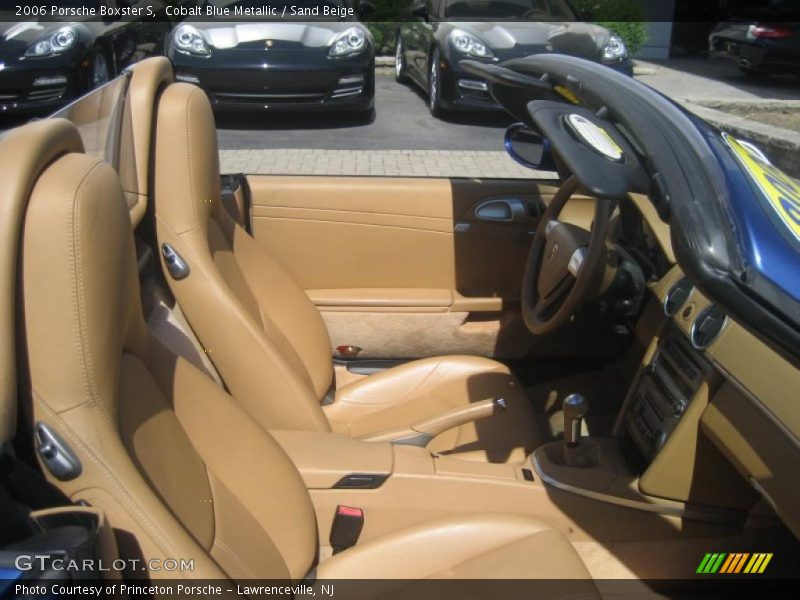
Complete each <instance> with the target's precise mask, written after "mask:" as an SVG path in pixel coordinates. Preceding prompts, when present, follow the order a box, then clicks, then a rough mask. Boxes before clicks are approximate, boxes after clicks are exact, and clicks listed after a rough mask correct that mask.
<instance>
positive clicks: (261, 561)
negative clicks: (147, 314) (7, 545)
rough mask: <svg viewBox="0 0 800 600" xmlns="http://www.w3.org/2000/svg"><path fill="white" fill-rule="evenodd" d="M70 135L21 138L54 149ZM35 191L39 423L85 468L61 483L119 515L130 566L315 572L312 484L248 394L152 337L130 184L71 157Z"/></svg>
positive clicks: (26, 323) (23, 257)
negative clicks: (256, 413) (224, 386)
mask: <svg viewBox="0 0 800 600" xmlns="http://www.w3.org/2000/svg"><path fill="white" fill-rule="evenodd" d="M63 127H65V125H64V124H63V123H47V124H46V125H44V126H42V125H39V124H38V123H37V124H35V126H33V128H30V127H24V128H22V129H20V130H19V131H18V132H16V133H15V135H16V137H20V138H24V137H26V136H28V137H30V136H36V135H40V136H43V138H45V141H46V139H47V138H52V137H53V136H55V135H57V134H58V133H59V132H58V130H59V128H63ZM9 141H13V140H0V153H2V151H3V150H4V149H8V147H7V146H6V144H7V143H8V142H9ZM43 143H44V142H43ZM30 189H32V191H31V192H30V196H29V199H28V203H27V209H26V214H25V220H24V226H23V229H22V232H21V253H20V263H19V290H18V291H19V293H18V297H19V299H20V302H19V304H20V306H19V317H18V325H19V331H20V332H19V339H18V348H20V350H19V355H20V356H19V358H20V363H21V365H22V366H21V371H22V372H23V375H22V377H21V378H22V382H23V389H24V390H26V391H27V392H26V393H24V394H23V397H27V398H28V401H29V405H28V406H27V407H26V411H25V413H24V414H26V415H27V416H26V421H28V422H29V423H31V424H33V423H37V424H40V423H43V424H45V425H46V426H47V427H49V428H50V429H51V430H52V431H54V432H56V434H57V435H59V436H60V437H61V438H62V439H63V440H64V442H65V443H66V444H67V445H68V446H69V448H70V449H71V451H72V452H74V454H75V455H76V456H77V457H78V459H79V460H80V462H81V464H82V469H81V472H80V474H78V475H77V476H75V477H73V478H71V479H69V480H68V481H60V480H57V479H56V478H54V477H52V476H50V479H51V480H52V481H53V483H55V484H56V485H57V486H58V487H59V488H60V489H61V490H62V491H64V492H65V493H66V494H67V495H68V496H69V497H70V498H71V499H73V500H75V501H77V500H85V501H87V502H89V503H90V504H91V505H92V506H94V507H95V508H98V509H100V510H103V511H104V512H105V513H106V516H107V518H108V521H109V522H110V524H111V525H112V527H114V529H115V530H116V531H117V532H119V534H120V535H118V544H119V546H120V553H121V555H122V556H123V557H125V558H143V559H145V560H148V561H149V560H151V559H161V560H163V559H166V558H177V559H187V560H192V561H194V565H193V571H192V572H189V573H181V574H180V575H182V576H188V577H196V578H222V577H225V576H228V577H231V578H234V579H236V578H253V577H258V578H280V579H293V580H297V579H300V578H302V577H304V576H305V575H306V573H307V572H308V569H309V568H310V567H311V565H312V563H313V561H314V558H315V554H316V549H317V532H316V522H315V516H314V510H313V506H312V504H311V500H310V498H309V496H308V492H307V490H306V489H305V486H304V484H303V482H302V479H301V478H300V475H299V473H298V472H297V470H296V469H295V468H294V466H293V465H292V463H291V461H290V460H289V459H288V457H287V456H286V455H285V453H284V452H283V451H282V450H281V449H280V447H279V446H278V445H277V444H276V443H275V442H274V440H272V438H271V437H270V436H269V435H268V434H267V433H266V432H265V431H264V430H263V429H262V428H261V427H259V426H258V424H257V423H255V422H254V421H253V420H252V419H251V418H250V417H249V416H248V415H247V414H246V413H245V412H244V411H243V410H242V409H241V408H240V407H239V406H238V404H237V403H236V402H234V401H233V399H232V398H230V397H229V396H228V395H227V394H225V393H224V392H223V391H221V390H220V389H219V388H218V387H217V386H216V385H215V384H214V383H213V381H211V380H210V379H209V378H208V377H207V376H205V375H204V374H203V373H201V372H200V371H198V370H197V369H196V368H195V367H193V366H192V365H191V364H189V363H188V362H187V361H185V360H183V359H181V358H179V357H176V356H175V355H174V354H172V353H170V352H169V351H168V350H166V349H165V348H164V347H163V346H161V345H160V344H159V343H158V342H157V341H156V340H155V339H154V338H153V337H152V336H151V335H150V332H149V330H148V329H147V326H146V325H145V323H144V319H143V316H142V312H141V304H140V296H139V283H138V274H137V268H136V257H135V249H134V241H133V235H132V231H131V221H130V216H129V213H128V210H127V206H126V203H125V199H124V195H123V191H122V188H121V186H120V182H119V179H118V178H117V176H116V173H115V172H114V171H113V169H112V168H111V167H110V166H108V165H107V164H105V163H104V162H102V161H99V160H97V159H93V158H89V157H88V156H86V155H83V154H80V153H75V152H72V153H66V154H63V155H61V156H59V157H58V158H56V159H55V160H54V161H53V162H52V163H51V164H50V165H49V166H47V168H46V169H45V170H44V171H43V172H42V173H41V175H39V176H38V177H37V178H36V180H35V184H34V185H32V186H30ZM4 292H5V290H4ZM43 470H45V471H46V474H48V475H49V472H47V470H46V469H43ZM73 475H74V474H73ZM150 576H151V577H163V576H167V577H175V576H176V574H175V573H170V572H167V571H161V572H157V571H154V572H151V573H150Z"/></svg>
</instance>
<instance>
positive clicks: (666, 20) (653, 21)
mask: <svg viewBox="0 0 800 600" xmlns="http://www.w3.org/2000/svg"><path fill="white" fill-rule="evenodd" d="M644 8H645V14H646V16H647V29H648V40H647V42H646V43H645V45H644V46H643V47H642V49H641V50H639V52H637V53H636V58H644V59H648V58H650V59H664V58H669V50H670V46H671V44H672V22H673V20H674V18H675V0H644Z"/></svg>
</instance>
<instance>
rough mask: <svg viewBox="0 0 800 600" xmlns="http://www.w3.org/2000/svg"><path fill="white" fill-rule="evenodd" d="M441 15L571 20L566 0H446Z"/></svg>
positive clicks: (500, 18)
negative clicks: (443, 11)
mask: <svg viewBox="0 0 800 600" xmlns="http://www.w3.org/2000/svg"><path fill="white" fill-rule="evenodd" d="M445 17H446V18H449V19H472V20H480V21H500V20H504V19H524V20H526V21H575V20H576V17H575V12H574V11H573V10H572V8H570V6H569V4H568V3H567V2H566V0H446V6H445Z"/></svg>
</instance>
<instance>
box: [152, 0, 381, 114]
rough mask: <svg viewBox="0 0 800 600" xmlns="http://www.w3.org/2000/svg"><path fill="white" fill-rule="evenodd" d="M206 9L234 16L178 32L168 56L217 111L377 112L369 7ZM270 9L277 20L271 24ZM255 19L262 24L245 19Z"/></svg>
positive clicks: (316, 3)
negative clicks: (363, 21)
mask: <svg viewBox="0 0 800 600" xmlns="http://www.w3.org/2000/svg"><path fill="white" fill-rule="evenodd" d="M206 5H208V6H211V7H212V8H216V9H218V11H217V13H216V14H220V11H222V10H224V9H226V8H227V9H228V13H229V15H230V16H221V17H220V16H215V17H214V18H211V19H209V18H207V17H206V16H200V17H198V18H190V19H187V21H185V22H184V23H183V24H181V25H180V26H178V27H177V28H176V29H175V30H174V31H173V34H172V36H171V38H170V42H169V44H168V47H167V56H169V58H170V60H171V61H172V64H173V65H174V67H175V76H176V78H177V79H178V81H184V82H187V83H193V84H195V85H198V86H200V87H201V88H203V89H204V90H205V91H206V93H208V96H209V99H210V100H211V103H212V106H213V107H214V108H215V109H217V110H349V111H361V112H366V113H369V112H370V111H371V110H372V107H373V103H374V96H375V51H374V47H373V42H372V37H371V35H370V33H369V30H368V29H367V28H366V27H365V26H364V25H362V24H361V23H359V22H358V20H357V17H358V16H359V15H364V14H366V13H367V12H368V11H369V10H371V9H372V5H371V4H370V3H369V2H366V1H365V0H362V2H360V3H359V6H358V11H356V7H354V3H353V1H352V0H305V1H302V0H300V1H293V2H288V1H287V2H281V1H277V2H274V1H273V2H264V1H263V0H255V1H252V0H233V1H231V0H210V1H209V2H206ZM265 7H268V8H269V9H270V10H271V11H273V12H272V13H271V14H273V15H275V16H269V15H267V16H266V17H265V16H264V12H265V11H264V8H265ZM204 14H207V13H204ZM331 14H333V15H346V16H344V17H331V16H326V15H331ZM251 16H252V18H257V19H259V20H257V21H256V20H242V19H248V18H251ZM264 19H266V20H264Z"/></svg>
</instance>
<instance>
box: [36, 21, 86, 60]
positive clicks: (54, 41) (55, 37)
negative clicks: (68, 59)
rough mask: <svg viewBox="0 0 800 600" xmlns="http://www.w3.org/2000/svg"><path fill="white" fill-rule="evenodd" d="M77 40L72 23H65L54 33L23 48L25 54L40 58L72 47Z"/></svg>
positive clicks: (60, 52)
mask: <svg viewBox="0 0 800 600" xmlns="http://www.w3.org/2000/svg"><path fill="white" fill-rule="evenodd" d="M77 41H78V34H77V31H76V29H75V27H74V26H73V25H66V26H65V27H62V28H61V29H59V30H58V31H56V32H54V33H48V34H47V35H46V36H44V37H42V38H39V39H38V40H36V41H35V42H33V43H32V44H31V45H30V46H28V48H27V49H26V50H25V56H33V57H37V58H41V57H43V56H53V55H54V54H63V53H64V52H66V51H67V50H69V49H70V48H72V47H73V46H74V45H75V43H76V42H77Z"/></svg>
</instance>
